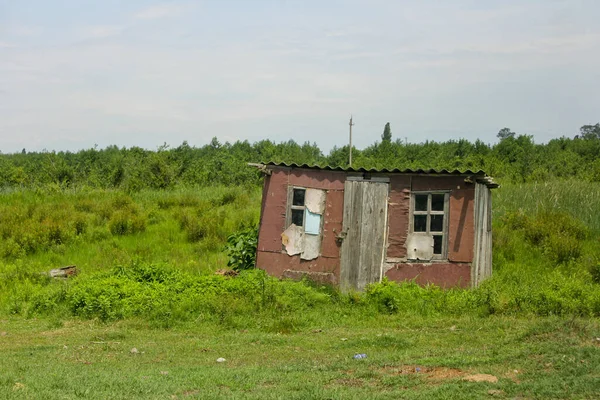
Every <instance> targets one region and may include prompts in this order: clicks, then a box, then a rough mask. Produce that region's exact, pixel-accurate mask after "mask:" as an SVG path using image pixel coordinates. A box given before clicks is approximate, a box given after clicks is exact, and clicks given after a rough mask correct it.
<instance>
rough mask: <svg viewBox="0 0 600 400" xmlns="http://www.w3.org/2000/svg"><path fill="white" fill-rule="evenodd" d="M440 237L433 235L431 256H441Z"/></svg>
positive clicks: (441, 239)
mask: <svg viewBox="0 0 600 400" xmlns="http://www.w3.org/2000/svg"><path fill="white" fill-rule="evenodd" d="M443 240H444V237H443V236H442V235H433V254H442V241H443Z"/></svg>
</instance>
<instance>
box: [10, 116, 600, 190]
mask: <svg viewBox="0 0 600 400" xmlns="http://www.w3.org/2000/svg"><path fill="white" fill-rule="evenodd" d="M497 137H498V139H499V140H498V142H497V143H495V144H487V143H484V142H483V141H481V140H476V141H475V142H470V141H468V140H466V139H458V140H448V141H445V142H436V141H429V140H428V141H425V142H422V143H405V142H403V141H402V140H400V139H396V140H393V136H392V131H391V127H390V125H389V123H388V124H386V125H385V128H384V132H383V134H382V135H381V140H380V141H376V142H375V143H373V144H372V145H371V146H368V147H367V148H365V149H362V150H361V149H356V148H353V150H352V155H353V165H352V166H353V167H355V168H358V167H365V168H400V169H404V168H410V169H418V168H423V169H429V168H434V169H449V170H454V169H459V170H466V169H470V170H480V169H481V170H484V171H485V172H486V173H488V174H489V175H491V176H494V177H495V178H497V180H499V181H500V182H503V181H504V182H539V181H546V180H551V179H568V178H577V179H581V180H585V181H588V182H600V124H595V125H584V126H582V127H581V129H580V133H579V134H578V135H576V136H574V137H572V138H569V137H561V138H557V139H552V140H550V141H549V142H548V143H535V141H534V138H533V136H532V135H526V134H516V133H515V132H513V131H511V130H510V129H509V128H503V129H501V130H500V131H499V132H498V135H497ZM348 155H349V148H348V146H342V147H334V148H333V149H332V150H331V151H330V152H329V153H328V154H324V153H323V151H321V149H320V148H319V147H318V146H317V144H316V143H309V142H305V143H303V144H299V143H296V142H295V141H293V140H289V141H287V142H281V143H274V142H272V141H270V140H261V141H258V142H255V143H250V142H248V141H237V142H235V143H228V142H226V143H221V142H220V141H219V140H218V139H217V138H213V139H212V141H211V142H210V143H209V144H207V145H205V146H202V147H195V146H190V145H189V144H188V143H187V142H183V143H182V144H181V145H179V146H177V147H173V148H171V147H169V146H168V145H166V144H165V145H163V146H160V147H159V148H158V149H156V150H147V149H143V148H140V147H131V148H119V147H117V146H108V147H106V148H104V149H98V148H97V147H94V148H91V149H86V150H80V151H78V152H69V151H66V152H65V151H60V152H56V151H51V152H50V151H42V152H27V151H26V150H25V149H23V151H22V152H20V153H13V154H0V188H3V189H7V188H44V187H48V186H52V187H56V188H69V187H75V188H81V187H90V188H104V189H110V188H114V189H123V190H127V191H138V190H142V189H169V188H173V187H178V186H191V187H194V186H198V187H201V186H210V185H215V184H222V185H241V184H250V185H253V184H257V183H258V182H259V181H260V175H259V174H258V173H257V171H256V170H255V169H253V168H249V167H248V166H247V165H246V164H247V163H248V162H267V161H276V162H287V163H298V164H303V163H306V164H318V165H330V166H333V167H337V166H342V167H346V166H347V165H348Z"/></svg>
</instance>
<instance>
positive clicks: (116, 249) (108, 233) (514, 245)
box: [0, 182, 600, 329]
mask: <svg viewBox="0 0 600 400" xmlns="http://www.w3.org/2000/svg"><path fill="white" fill-rule="evenodd" d="M260 196H261V191H260V189H259V188H254V189H250V190H248V189H245V188H242V187H215V188H210V189H202V190H174V191H150V190H149V191H142V192H139V193H136V194H133V195H128V194H125V193H122V192H118V191H67V192H62V193H42V192H34V191H23V192H12V193H9V194H5V195H3V196H2V197H1V198H0V221H1V222H2V224H1V226H0V233H1V235H2V243H1V244H0V292H2V293H8V295H6V296H2V297H0V309H3V310H4V311H8V312H10V313H14V314H21V315H37V314H44V313H63V314H64V315H75V316H79V317H83V318H100V319H104V320H110V319H118V318H129V317H132V316H139V317H143V318H147V319H150V320H155V321H157V322H158V323H160V321H169V322H168V323H169V324H170V323H174V322H176V321H178V320H182V321H189V320H195V319H197V318H200V317H201V316H202V315H204V316H206V317H207V318H209V319H211V318H212V319H213V320H214V319H215V318H216V319H217V320H218V321H220V322H223V321H230V322H231V321H238V322H235V323H233V322H231V324H230V325H231V326H234V325H236V326H239V325H240V324H242V325H243V324H252V323H253V317H252V316H253V315H255V314H256V313H263V314H264V313H267V314H269V313H270V314H273V315H276V316H277V318H282V320H286V321H288V322H286V323H282V324H283V325H282V327H281V329H284V328H285V327H284V325H285V326H288V325H289V326H298V325H299V324H302V315H301V314H302V310H301V309H300V308H298V307H300V305H301V304H305V305H306V304H309V305H310V307H312V308H315V309H319V308H320V309H321V313H319V312H316V313H315V314H319V315H322V317H323V318H333V314H335V313H341V314H343V315H348V314H353V313H357V312H358V313H368V314H373V313H384V314H387V313H410V314H418V315H424V316H431V315H437V316H439V315H443V314H447V315H463V314H471V315H489V314H535V315H585V316H591V315H595V316H598V315H600V285H599V283H600V241H599V240H598V238H599V236H600V230H599V228H600V222H599V215H600V209H599V207H600V184H582V183H579V182H553V183H547V184H543V185H540V184H530V185H505V186H503V187H502V188H500V189H498V190H497V191H495V192H494V235H493V236H494V264H493V269H494V273H493V277H492V278H491V279H490V280H488V281H487V282H485V283H484V284H483V285H482V286H481V287H480V288H478V289H476V290H459V289H453V290H441V289H439V288H437V287H435V286H429V287H419V286H417V285H416V284H414V283H411V282H408V283H404V284H396V283H391V282H383V283H381V284H376V285H373V286H371V287H370V288H369V289H368V290H367V291H366V293H363V294H358V293H354V294H349V295H341V294H340V293H339V292H337V290H335V289H332V288H327V287H317V286H313V285H312V284H310V283H309V282H297V283H290V282H280V281H278V280H276V279H273V278H269V277H266V276H264V275H260V274H257V273H256V272H250V273H245V274H243V276H241V277H239V278H235V279H232V280H228V279H225V278H221V277H219V278H215V277H213V276H212V274H211V273H212V272H213V271H214V270H215V269H218V268H222V267H224V266H225V265H226V264H227V257H226V255H225V254H224V252H223V248H224V245H225V243H226V239H227V237H228V235H230V234H231V233H233V232H236V231H239V230H241V229H245V228H247V227H249V226H253V225H254V224H256V222H257V221H258V217H259V208H260ZM69 264H76V265H77V266H78V267H79V269H80V271H81V275H82V276H80V277H78V278H77V279H75V280H73V281H72V282H70V281H69V282H54V281H51V280H50V279H48V278H47V277H45V276H44V275H43V274H42V273H43V272H45V271H47V270H49V269H51V268H56V267H60V266H63V265H69ZM115 266H121V267H119V268H116V269H115ZM148 271H153V272H152V273H148ZM157 277H162V278H157ZM211 293H212V294H211ZM215 293H217V294H215ZM307 299H313V300H314V301H313V300H307ZM315 299H318V301H316V300H315ZM307 302H308V303H307ZM297 303H298V304H297ZM240 321H245V322H243V323H242V322H240ZM289 326H288V328H289ZM273 329H275V328H273ZM277 329H279V328H277ZM286 329H287V328H286Z"/></svg>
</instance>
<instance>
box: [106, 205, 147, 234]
mask: <svg viewBox="0 0 600 400" xmlns="http://www.w3.org/2000/svg"><path fill="white" fill-rule="evenodd" d="M108 228H109V230H110V232H111V233H112V234H113V235H116V236H123V235H131V234H134V233H139V232H144V231H145V230H146V218H145V217H144V216H141V215H136V214H133V213H131V212H130V211H125V210H119V211H116V212H115V213H114V214H113V215H112V217H111V218H110V221H109V222H108Z"/></svg>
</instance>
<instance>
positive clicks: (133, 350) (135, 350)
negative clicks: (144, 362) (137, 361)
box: [129, 347, 139, 354]
mask: <svg viewBox="0 0 600 400" xmlns="http://www.w3.org/2000/svg"><path fill="white" fill-rule="evenodd" d="M129 352H130V353H131V354H138V353H139V351H138V349H136V348H135V347H134V348H132V349H131V350H129Z"/></svg>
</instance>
